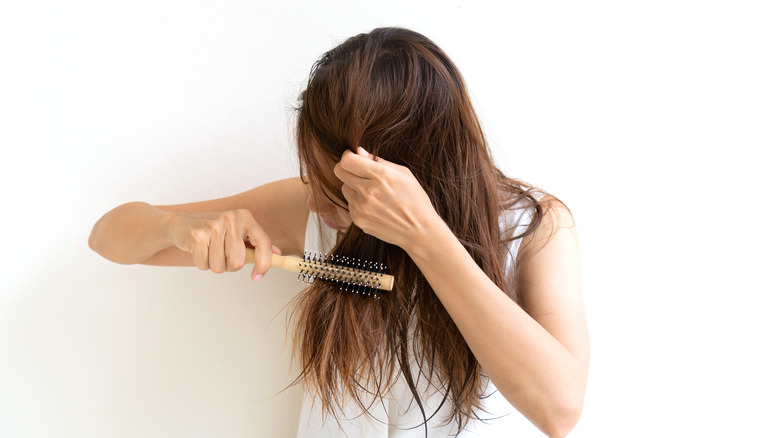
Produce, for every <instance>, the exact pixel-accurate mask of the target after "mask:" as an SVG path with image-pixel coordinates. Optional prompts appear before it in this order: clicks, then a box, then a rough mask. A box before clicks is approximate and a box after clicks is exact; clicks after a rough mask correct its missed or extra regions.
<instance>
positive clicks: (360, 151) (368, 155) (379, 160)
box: [357, 146, 394, 164]
mask: <svg viewBox="0 0 780 438" xmlns="http://www.w3.org/2000/svg"><path fill="white" fill-rule="evenodd" d="M357 153H358V155H360V156H362V157H366V158H369V159H371V160H373V161H376V162H377V163H388V164H394V163H391V162H389V161H387V160H384V159H382V158H379V157H377V156H376V155H373V154H371V153H369V152H368V151H367V150H365V149H363V146H358V149H357Z"/></svg>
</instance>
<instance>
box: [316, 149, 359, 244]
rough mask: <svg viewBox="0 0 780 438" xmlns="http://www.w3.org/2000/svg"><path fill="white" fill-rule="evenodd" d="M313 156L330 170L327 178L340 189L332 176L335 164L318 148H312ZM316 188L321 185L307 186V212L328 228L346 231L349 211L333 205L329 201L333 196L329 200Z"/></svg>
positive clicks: (348, 222) (338, 182)
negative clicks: (312, 213) (315, 214)
mask: <svg viewBox="0 0 780 438" xmlns="http://www.w3.org/2000/svg"><path fill="white" fill-rule="evenodd" d="M313 153H314V156H315V158H316V159H317V160H318V162H319V163H324V164H325V166H327V167H325V168H326V169H330V173H329V177H331V178H333V181H334V182H336V186H337V187H341V181H339V180H338V178H336V175H334V174H333V167H335V166H336V162H335V161H333V159H331V158H330V157H328V156H326V155H325V154H324V153H322V152H321V151H320V150H319V149H318V148H316V147H315V148H314V151H313ZM308 178H309V177H308V176H306V177H304V180H306V181H307V182H308ZM318 186H320V187H321V186H322V185H321V184H309V189H310V191H309V199H308V201H307V203H306V205H307V207H308V208H309V211H312V212H314V213H317V214H318V215H319V216H320V218H321V219H322V221H323V222H324V223H325V225H327V226H328V227H330V228H333V229H334V230H339V231H346V230H347V228H349V226H350V225H352V217H351V216H350V215H349V211H348V210H346V209H344V208H343V207H341V206H338V205H336V204H334V203H333V201H331V200H330V199H332V198H336V196H334V195H332V194H331V195H330V198H329V197H328V196H326V195H325V194H324V193H322V191H321V189H319V188H318Z"/></svg>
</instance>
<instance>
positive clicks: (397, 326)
mask: <svg viewBox="0 0 780 438" xmlns="http://www.w3.org/2000/svg"><path fill="white" fill-rule="evenodd" d="M297 144H298V153H299V158H300V163H301V176H302V178H303V179H304V180H306V181H308V182H310V183H311V185H312V193H313V195H312V198H311V200H310V208H311V209H312V210H314V211H317V212H320V213H321V216H322V217H323V218H324V219H326V220H329V221H330V222H333V221H334V219H333V218H335V217H338V218H341V219H343V221H342V222H339V223H338V224H334V225H337V226H336V227H335V228H341V231H342V233H340V238H339V240H338V242H337V244H336V247H335V248H334V249H333V252H334V253H336V254H339V255H342V256H347V257H356V258H360V259H364V260H371V261H376V262H379V263H382V264H384V265H385V266H388V268H389V271H390V273H391V274H393V275H394V276H395V288H394V289H393V291H390V292H388V293H384V294H382V295H381V296H380V298H379V299H372V298H366V297H365V296H361V295H357V294H354V293H351V292H344V291H340V290H339V288H338V286H334V285H333V284H330V283H327V282H323V283H315V284H314V285H313V286H311V287H310V288H309V289H307V290H306V291H304V292H303V293H302V294H301V295H300V296H299V297H298V300H297V302H296V303H295V306H296V307H295V310H296V315H297V317H298V321H297V326H296V331H295V333H294V336H295V344H296V352H297V356H298V358H299V361H300V364H301V367H302V372H301V376H300V377H299V379H300V380H303V381H304V382H305V383H306V384H307V386H308V387H309V389H310V390H313V391H314V392H315V393H317V394H318V395H319V396H320V398H321V399H322V400H323V409H324V410H326V411H329V412H330V413H332V414H338V413H339V411H340V409H341V408H342V406H343V403H345V402H346V401H347V400H348V399H353V400H358V401H359V402H361V403H362V404H363V405H364V406H367V405H369V404H372V403H374V402H377V403H378V401H377V399H376V397H377V396H381V395H383V394H384V393H385V392H386V391H387V390H388V388H389V386H390V385H391V384H392V382H393V381H394V380H395V379H398V378H401V379H402V380H403V381H405V382H406V383H407V384H408V385H409V387H410V389H411V390H412V392H413V393H414V394H417V388H416V383H415V382H418V381H420V379H419V377H420V376H418V375H415V374H414V372H413V371H412V370H413V369H415V368H416V366H414V365H413V364H412V363H411V362H410V361H416V362H417V364H418V365H419V369H420V370H421V371H420V372H421V373H422V376H424V381H431V382H437V383H434V384H435V385H437V386H438V387H439V388H440V389H441V390H442V391H443V392H444V393H446V394H447V397H448V398H449V399H450V402H451V406H452V410H451V412H449V415H450V418H452V419H454V420H455V421H456V422H457V423H458V425H459V426H460V427H462V426H463V425H464V424H465V420H466V419H467V418H468V417H470V416H472V415H473V409H474V407H475V406H477V405H478V404H479V397H480V395H482V394H481V383H482V379H481V377H480V367H479V364H478V362H477V361H476V358H475V357H474V355H473V354H472V352H471V351H470V349H469V348H468V345H467V344H466V342H465V340H464V339H463V337H462V335H461V334H460V332H459V331H458V329H457V327H456V326H455V324H454V323H453V321H452V319H451V318H450V316H449V314H448V313H447V312H446V310H445V309H444V307H443V306H442V305H441V302H440V301H439V300H438V297H437V296H436V293H435V292H434V291H433V289H432V288H431V287H430V285H429V284H428V282H427V281H426V279H425V277H424V276H423V275H422V273H421V272H420V270H419V269H418V268H417V266H416V265H415V264H414V263H413V262H412V260H411V259H410V258H409V256H408V255H407V254H406V253H405V252H404V251H403V250H402V249H401V248H399V247H396V246H394V245H390V244H387V243H385V242H382V241H380V240H378V239H376V238H374V237H372V236H370V235H367V234H365V233H363V232H362V231H361V230H360V229H359V228H357V227H356V226H354V225H352V226H350V225H349V223H348V222H349V219H348V214H347V215H346V217H345V216H344V214H345V213H346V212H347V201H346V200H345V199H344V197H343V195H342V193H341V182H340V181H339V180H338V179H337V178H336V177H335V175H334V174H333V167H334V165H335V164H336V163H337V162H338V161H339V159H340V158H341V155H342V153H343V152H344V151H345V150H347V149H349V150H352V151H353V152H357V148H358V147H359V146H362V147H363V148H365V149H366V150H367V151H368V152H370V153H372V154H374V155H376V156H379V157H382V158H383V159H385V160H388V161H391V162H394V163H396V164H400V165H403V166H406V167H407V168H409V170H410V171H411V172H412V174H413V175H414V176H415V177H416V178H417V180H418V182H419V183H420V185H421V186H422V187H423V189H424V190H425V191H426V193H427V194H428V196H429V198H430V200H431V203H432V204H433V206H434V208H435V209H436V211H437V213H438V214H439V215H440V216H441V217H442V219H443V220H444V221H445V222H446V223H447V224H448V225H449V227H450V229H451V230H452V232H453V233H454V234H455V236H456V237H458V238H459V239H460V241H461V242H462V243H463V245H464V247H465V248H466V249H467V251H468V252H469V253H470V255H471V256H472V258H473V259H474V260H475V262H476V263H477V264H478V265H479V266H480V267H481V268H482V269H483V271H484V272H485V273H486V274H487V275H488V276H489V277H490V278H491V279H492V280H493V281H494V282H495V283H496V284H497V285H498V286H499V287H501V288H502V289H503V290H507V289H506V288H505V287H504V284H505V278H504V250H505V243H506V242H504V241H502V237H501V233H500V229H499V216H500V212H501V210H502V209H503V208H505V207H506V206H507V205H510V204H512V205H513V204H514V203H515V201H517V200H518V199H519V198H528V199H529V201H530V202H535V200H534V199H533V198H531V197H529V196H528V195H527V193H526V192H525V190H524V189H523V188H522V187H521V186H520V184H519V183H517V182H516V181H513V180H509V179H507V178H505V177H504V176H503V175H502V174H501V173H500V172H499V171H498V169H497V168H496V167H495V166H494V165H493V162H492V160H491V157H490V153H489V149H488V146H487V143H486V141H485V139H484V136H483V134H482V130H481V128H480V125H479V123H478V121H477V117H476V114H475V112H474V109H473V107H472V105H471V102H470V100H469V97H468V94H467V91H466V87H465V84H464V82H463V80H462V78H461V76H460V73H459V72H458V70H457V69H456V68H455V66H454V64H453V63H452V61H451V60H450V59H449V58H448V57H447V56H446V55H445V54H444V52H443V51H442V50H441V49H440V48H439V47H438V46H437V45H435V44H434V43H433V42H432V41H430V40H429V39H428V38H426V37H424V36H422V35H420V34H419V33H416V32H413V31H410V30H406V29H398V28H382V29H375V30H373V31H371V32H369V33H367V34H360V35H357V36H355V37H352V38H349V39H348V40H346V41H345V42H344V43H343V44H341V45H339V46H338V47H336V48H334V49H333V50H331V51H329V52H327V53H325V54H324V55H323V56H322V57H321V58H320V59H319V60H318V61H317V62H316V63H315V65H314V67H313V68H312V71H311V75H310V77H309V81H308V84H307V86H306V90H305V91H304V92H303V93H302V94H301V97H300V107H299V114H298V122H297ZM510 198H512V199H510ZM323 204H325V205H323ZM339 215H341V216H339ZM537 216H539V215H537ZM537 222H538V221H537ZM345 224H346V225H345ZM342 225H345V227H346V228H345V227H342ZM532 228H533V227H532ZM513 298H516V297H515V296H513ZM417 401H418V406H419V408H420V409H422V408H423V406H422V404H421V403H420V400H419V399H417ZM430 414H431V413H430V412H428V413H424V415H426V416H430Z"/></svg>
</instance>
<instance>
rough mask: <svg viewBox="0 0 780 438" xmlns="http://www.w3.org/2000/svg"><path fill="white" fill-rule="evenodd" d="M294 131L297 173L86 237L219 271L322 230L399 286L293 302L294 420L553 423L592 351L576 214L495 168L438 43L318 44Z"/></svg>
mask: <svg viewBox="0 0 780 438" xmlns="http://www.w3.org/2000/svg"><path fill="white" fill-rule="evenodd" d="M297 144H298V155H299V158H300V163H301V178H300V179H298V178H294V179H289V180H284V181H279V182H275V183H271V184H267V185H264V186H261V187H257V188H255V189H252V190H249V191H247V192H245V193H242V194H239V195H235V196H232V197H228V198H223V199H217V200H211V201H205V202H197V203H192V204H183V205H172V206H150V205H148V204H144V203H130V204H125V205H122V206H119V207H117V208H116V209H114V210H112V211H110V212H108V213H107V214H106V215H105V216H104V217H103V218H101V219H100V220H99V221H98V222H97V224H96V225H95V227H94V230H93V232H92V235H91V236H90V246H91V247H92V248H93V249H94V250H95V251H97V252H99V253H100V254H101V255H103V256H104V257H106V258H107V259H109V260H113V261H116V262H119V263H146V264H155V265H195V266H197V267H198V268H200V269H204V270H205V269H210V270H212V271H214V272H217V273H219V272H224V271H235V270H238V269H240V268H241V267H242V266H244V264H245V263H246V262H247V260H246V259H245V258H246V256H245V251H244V249H245V247H254V248H255V249H256V251H255V260H254V261H253V262H254V264H255V265H254V268H253V269H252V274H251V275H252V278H253V279H254V280H255V281H257V280H260V279H261V278H262V276H263V275H264V274H265V273H266V272H267V270H268V267H269V264H270V256H271V253H272V252H274V253H282V254H302V252H303V250H304V248H307V249H313V246H315V245H317V244H319V243H320V242H318V241H316V240H317V239H318V238H319V239H320V240H323V239H324V240H325V241H327V240H328V237H331V238H332V241H335V247H333V248H332V250H333V252H334V253H336V254H340V255H346V256H356V257H359V258H362V259H366V260H372V261H378V262H381V263H383V264H384V265H385V266H387V267H388V270H389V272H390V273H392V274H393V275H394V276H395V278H396V285H395V288H394V289H393V290H392V291H390V292H387V293H383V294H381V295H380V298H379V299H371V298H368V297H366V296H363V295H358V294H354V293H351V292H345V291H340V290H339V288H338V287H337V286H334V285H333V284H331V283H327V282H322V283H315V284H314V285H312V286H311V287H310V288H308V289H307V290H305V291H303V292H302V293H301V294H300V295H299V296H298V298H297V299H296V300H295V301H294V303H293V306H294V307H293V308H294V310H295V316H296V318H295V324H296V325H295V329H296V330H295V346H296V353H297V357H298V359H299V363H300V365H301V369H302V371H301V375H300V377H299V380H300V381H302V382H303V383H304V387H305V389H306V394H307V398H306V405H305V406H304V409H303V410H302V413H301V415H302V418H301V422H300V428H299V436H319V435H318V434H323V435H324V436H327V434H328V433H335V432H338V433H343V434H345V435H347V436H355V435H356V434H358V435H360V436H371V435H370V434H374V435H377V436H379V435H385V436H386V435H387V434H393V436H401V435H403V436H425V435H427V436H448V435H452V434H455V433H459V432H460V433H462V435H461V436H467V435H468V434H470V433H471V434H475V435H481V436H510V435H513V434H514V433H516V429H515V428H514V426H513V425H514V424H516V421H518V419H522V417H523V416H524V417H525V418H527V419H528V420H530V421H531V422H532V423H533V424H535V425H536V426H537V427H538V428H539V429H540V430H542V431H543V432H544V433H545V434H547V435H549V436H564V435H566V434H567V433H568V432H569V431H570V430H571V428H572V427H574V425H575V424H576V422H577V421H578V419H579V416H580V413H581V410H582V403H583V398H584V392H585V384H586V380H587V373H588V362H589V359H588V356H589V346H588V344H589V341H588V334H587V325H586V322H585V312H584V305H583V300H582V296H581V291H580V280H579V279H580V271H579V249H578V243H577V237H576V231H575V227H574V223H573V219H572V217H571V214H570V213H569V211H568V209H567V208H566V207H565V206H564V205H563V204H562V203H561V202H560V201H558V200H556V199H555V198H554V197H552V196H550V195H545V194H544V193H542V192H541V191H539V190H536V189H533V188H531V187H530V186H529V185H527V184H523V183H521V182H519V181H516V180H513V179H510V178H507V177H505V176H504V175H503V174H502V173H501V172H500V171H499V170H498V169H497V167H496V166H495V165H494V163H493V162H492V159H491V156H490V152H489V149H488V146H487V143H486V141H485V138H484V136H483V134H482V131H481V129H480V126H479V123H478V121H477V118H476V115H475V112H474V109H473V107H472V105H471V103H470V100H469V98H468V95H467V92H466V87H465V84H464V82H463V80H462V78H461V76H460V73H459V72H458V71H457V69H456V68H455V66H454V65H453V63H452V62H451V61H450V59H449V58H448V57H447V56H446V55H445V54H444V52H442V50H441V49H440V48H439V47H438V46H436V45H435V44H434V43H433V42H431V41H430V40H429V39H427V38H425V37H424V36H422V35H420V34H418V33H415V32H412V31H409V30H406V29H398V28H382V29H375V30H374V31H372V32H370V33H368V34H361V35H357V36H355V37H353V38H350V39H348V40H347V41H345V42H344V43H342V44H341V45H339V46H338V47H336V48H334V49H333V50H331V51H330V52H327V53H326V54H324V55H323V56H322V57H321V59H320V60H319V61H318V62H317V63H316V64H315V66H314V68H313V69H312V72H311V75H310V78H309V82H308V84H307V87H306V89H305V91H304V92H303V93H302V94H301V98H300V107H299V109H298V121H297ZM310 212H311V214H310ZM317 222H319V223H321V224H324V225H325V227H319V228H318V227H316V226H313V225H314V224H316V223H317ZM307 230H308V231H307ZM307 240H308V242H307ZM328 246H332V245H328ZM325 249H326V250H330V249H331V248H330V247H328V248H325Z"/></svg>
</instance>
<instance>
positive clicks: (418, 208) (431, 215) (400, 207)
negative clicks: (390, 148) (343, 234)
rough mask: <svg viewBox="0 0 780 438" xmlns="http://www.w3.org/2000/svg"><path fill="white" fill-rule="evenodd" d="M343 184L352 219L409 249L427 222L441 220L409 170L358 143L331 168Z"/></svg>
mask: <svg viewBox="0 0 780 438" xmlns="http://www.w3.org/2000/svg"><path fill="white" fill-rule="evenodd" d="M333 171H334V173H335V174H336V177H337V178H339V179H340V180H341V181H342V182H343V183H344V185H343V186H342V187H341V191H342V193H343V194H344V197H345V198H346V199H347V202H348V203H349V214H350V216H352V222H353V223H354V224H355V225H356V226H357V227H359V228H360V229H362V230H363V231H364V232H365V233H367V234H370V235H372V236H374V237H376V238H378V239H381V240H383V241H385V242H388V243H391V244H394V245H398V246H399V247H401V248H403V249H404V250H406V251H409V248H410V247H409V245H412V244H414V243H415V242H419V241H420V238H421V237H422V236H424V235H425V234H426V230H427V229H429V227H431V226H437V225H440V224H443V223H444V222H443V221H442V220H441V218H440V217H439V215H438V213H436V210H435V209H434V208H433V205H432V204H431V200H430V198H429V197H428V194H427V193H425V190H423V188H422V186H420V183H419V182H417V179H416V178H415V177H414V175H412V172H411V171H410V170H409V169H408V168H406V167H404V166H401V165H398V164H395V163H391V162H389V161H385V160H383V159H381V158H378V157H373V156H371V155H370V154H369V153H368V152H367V151H366V150H365V149H363V148H362V147H360V148H358V153H357V154H355V153H354V152H352V151H350V150H346V151H345V152H344V153H343V154H342V155H341V161H339V162H338V164H336V167H335V168H334V169H333Z"/></svg>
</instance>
